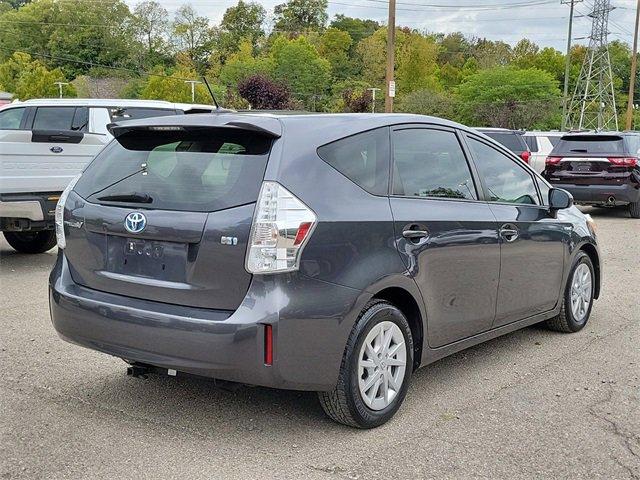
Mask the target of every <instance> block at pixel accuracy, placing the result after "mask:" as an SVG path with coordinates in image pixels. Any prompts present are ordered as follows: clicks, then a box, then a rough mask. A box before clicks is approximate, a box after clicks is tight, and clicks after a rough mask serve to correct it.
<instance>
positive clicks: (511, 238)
mask: <svg viewBox="0 0 640 480" xmlns="http://www.w3.org/2000/svg"><path fill="white" fill-rule="evenodd" d="M519 235H520V232H519V231H518V228H517V227H516V226H515V225H512V224H510V223H505V224H504V225H502V227H500V236H501V237H502V238H504V240H505V241H506V242H509V243H511V242H515V241H516V240H517V239H518V236H519Z"/></svg>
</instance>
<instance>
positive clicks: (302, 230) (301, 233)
mask: <svg viewBox="0 0 640 480" xmlns="http://www.w3.org/2000/svg"><path fill="white" fill-rule="evenodd" d="M310 228H311V222H305V223H301V224H300V226H299V227H298V233H296V238H295V240H294V241H293V244H294V245H300V244H301V243H302V242H304V239H305V238H306V236H307V233H309V229H310Z"/></svg>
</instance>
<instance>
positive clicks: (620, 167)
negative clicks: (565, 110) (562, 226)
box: [543, 132, 640, 218]
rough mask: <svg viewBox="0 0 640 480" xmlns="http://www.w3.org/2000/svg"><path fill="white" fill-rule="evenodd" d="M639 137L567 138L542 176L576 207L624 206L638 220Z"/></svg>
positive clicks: (639, 186)
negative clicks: (573, 200) (559, 189)
mask: <svg viewBox="0 0 640 480" xmlns="http://www.w3.org/2000/svg"><path fill="white" fill-rule="evenodd" d="M638 155H640V134H638V133H632V132H625V133H590V134H569V135H565V136H563V137H562V138H561V139H560V142H559V143H558V144H557V145H556V146H555V147H554V148H553V150H552V151H551V153H550V154H549V157H547V160H546V162H545V170H544V172H543V176H544V177H545V178H546V179H547V180H548V181H549V182H551V184H553V185H556V186H558V187H561V188H563V189H565V190H568V191H569V192H571V194H572V195H573V197H574V199H575V201H576V203H579V204H583V205H596V206H609V207H614V206H619V205H622V206H628V208H629V213H630V214H631V217H632V218H640V163H639V161H638Z"/></svg>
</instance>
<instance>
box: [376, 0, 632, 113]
mask: <svg viewBox="0 0 640 480" xmlns="http://www.w3.org/2000/svg"><path fill="white" fill-rule="evenodd" d="M638 1H640V0H638ZM367 90H368V91H370V92H371V113H376V92H377V91H378V90H380V89H379V88H373V87H372V88H367Z"/></svg>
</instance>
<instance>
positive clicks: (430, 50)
mask: <svg viewBox="0 0 640 480" xmlns="http://www.w3.org/2000/svg"><path fill="white" fill-rule="evenodd" d="M437 57H438V47H437V45H436V44H435V42H434V41H433V40H431V39H430V38H427V37H425V36H423V35H421V34H419V33H417V32H411V33H409V34H406V38H405V40H404V42H403V43H402V44H401V46H400V51H399V52H398V57H397V59H396V81H397V84H398V91H399V92H400V94H401V95H403V94H406V93H409V92H413V91H414V90H418V89H425V88H429V89H432V90H437V89H440V88H441V86H440V83H439V81H438V79H437V77H436V75H437V73H438V64H437Z"/></svg>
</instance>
